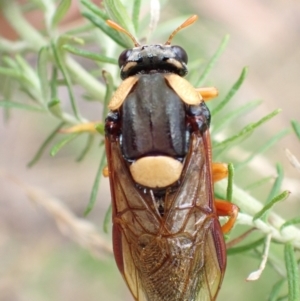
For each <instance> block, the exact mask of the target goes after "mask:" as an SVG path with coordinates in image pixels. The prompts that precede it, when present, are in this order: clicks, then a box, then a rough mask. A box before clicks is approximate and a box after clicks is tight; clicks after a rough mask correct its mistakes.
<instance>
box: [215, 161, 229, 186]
mask: <svg viewBox="0 0 300 301" xmlns="http://www.w3.org/2000/svg"><path fill="white" fill-rule="evenodd" d="M212 176H213V181H214V182H217V181H220V180H223V179H225V178H227V176H228V166H227V164H225V163H212Z"/></svg>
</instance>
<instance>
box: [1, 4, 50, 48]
mask: <svg viewBox="0 0 300 301" xmlns="http://www.w3.org/2000/svg"><path fill="white" fill-rule="evenodd" d="M0 10H1V12H2V13H3V15H4V17H5V18H6V20H7V21H8V22H9V24H10V26H11V27H12V28H13V29H14V30H15V31H16V32H17V33H18V35H19V36H20V38H22V39H23V40H24V41H27V42H28V43H29V45H32V47H34V49H36V50H39V49H40V48H41V47H42V46H44V45H45V44H46V41H45V39H44V38H43V36H42V35H41V34H40V33H39V32H38V31H37V30H36V29H35V28H34V27H33V26H32V25H31V24H30V23H29V22H28V21H27V20H26V19H25V18H24V16H23V14H22V12H21V10H20V6H19V5H18V4H17V2H16V1H11V0H2V1H0Z"/></svg>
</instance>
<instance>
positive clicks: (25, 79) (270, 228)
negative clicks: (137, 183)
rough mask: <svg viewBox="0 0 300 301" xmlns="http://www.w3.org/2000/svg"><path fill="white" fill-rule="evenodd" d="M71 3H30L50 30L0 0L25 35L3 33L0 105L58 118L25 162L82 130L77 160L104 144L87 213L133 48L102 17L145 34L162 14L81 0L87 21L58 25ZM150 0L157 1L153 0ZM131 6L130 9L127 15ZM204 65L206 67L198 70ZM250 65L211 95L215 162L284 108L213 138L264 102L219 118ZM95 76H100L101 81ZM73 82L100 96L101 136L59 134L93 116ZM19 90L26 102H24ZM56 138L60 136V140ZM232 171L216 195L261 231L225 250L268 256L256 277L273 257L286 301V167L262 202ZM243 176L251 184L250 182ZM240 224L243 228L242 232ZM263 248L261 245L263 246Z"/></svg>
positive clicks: (167, 27) (290, 247)
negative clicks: (106, 126) (124, 55)
mask: <svg viewBox="0 0 300 301" xmlns="http://www.w3.org/2000/svg"><path fill="white" fill-rule="evenodd" d="M71 2H72V1H70V0H69V1H66V0H65V1H64V0H62V1H60V3H59V4H58V6H57V9H56V4H55V2H54V1H32V2H31V3H30V5H32V6H33V7H37V8H38V9H40V10H41V12H42V13H43V15H44V20H45V30H44V32H43V33H41V32H39V31H37V30H36V29H34V28H33V27H31V26H30V25H29V24H28V23H27V21H26V20H25V19H24V17H23V11H24V10H26V9H31V7H28V6H23V7H22V6H18V5H17V4H16V3H15V2H12V1H8V0H5V1H2V2H1V4H0V7H1V8H2V11H3V13H4V15H5V16H6V18H7V20H8V21H9V22H10V23H11V25H13V26H14V28H15V30H16V31H17V32H18V34H19V35H20V40H19V41H18V42H9V41H7V40H5V39H4V38H1V39H0V53H1V67H0V75H1V77H2V79H3V84H2V89H1V90H2V92H1V94H2V99H1V101H0V106H2V107H3V114H4V117H5V119H8V118H9V116H10V115H11V110H12V109H22V110H24V112H25V111H26V110H27V111H36V112H41V113H44V114H45V116H47V118H52V119H55V120H57V121H56V122H57V125H56V126H55V128H54V129H53V130H52V131H51V132H50V133H48V134H46V133H44V136H45V139H44V142H43V143H42V144H41V147H40V148H39V149H38V150H37V152H36V154H35V155H34V156H33V158H32V160H31V161H30V162H29V164H28V165H29V166H30V167H31V166H33V165H35V164H36V163H37V162H38V160H39V159H40V158H41V156H42V154H43V153H44V152H46V151H48V150H49V149H50V154H51V155H52V156H55V155H56V154H57V153H58V152H59V151H60V150H61V149H62V148H63V147H66V145H68V144H69V143H70V142H71V141H73V140H75V139H78V138H79V136H85V139H86V144H85V146H84V147H83V148H82V150H81V152H80V153H79V155H78V161H81V160H83V159H84V158H85V157H86V156H87V155H88V154H89V151H92V147H93V146H95V144H96V143H95V142H98V145H96V147H97V148H99V147H100V148H101V155H100V156H99V159H98V160H99V163H98V166H99V167H98V169H97V171H96V172H95V173H96V176H95V179H94V185H93V187H92V189H91V196H90V201H89V204H88V206H87V208H86V211H85V212H86V214H87V213H89V212H90V211H91V210H92V208H93V206H94V204H95V201H96V198H97V193H98V187H99V181H100V177H101V172H102V169H103V167H104V166H105V154H104V150H103V124H102V123H101V122H102V121H103V120H104V119H105V116H106V113H107V109H106V107H107V103H108V101H109V99H110V97H111V95H112V93H113V90H114V89H115V87H116V86H118V84H119V83H120V79H119V77H118V67H117V60H116V58H117V57H118V54H119V53H120V52H121V50H122V49H123V48H124V47H131V42H130V41H128V39H127V37H126V36H124V35H122V34H119V33H118V32H116V31H115V30H113V29H111V28H109V27H108V26H107V25H106V24H105V20H107V19H108V18H110V19H113V20H115V21H116V22H117V23H119V24H120V25H121V26H122V27H124V28H125V29H127V30H128V31H129V32H131V33H132V34H133V35H134V36H137V37H143V36H147V28H148V27H147V26H146V25H148V24H149V23H150V24H151V26H152V27H155V26H156V25H157V22H158V18H157V13H155V9H153V10H152V14H150V15H146V16H145V18H144V19H143V20H142V19H141V17H140V10H141V1H137V0H136V1H127V3H126V4H127V5H128V7H127V9H126V8H125V7H124V5H123V4H122V2H120V1H119V0H106V1H104V2H103V6H104V7H103V8H99V7H98V6H96V5H94V4H92V3H91V2H90V1H87V0H82V1H81V5H82V11H83V12H82V15H83V16H84V17H85V18H86V20H87V22H86V23H85V24H83V25H80V26H79V27H76V28H72V29H71V30H69V31H65V32H63V33H61V32H60V30H59V27H58V26H59V24H60V21H61V20H62V19H63V17H64V16H65V14H66V12H67V11H68V8H69V6H70V5H71ZM153 2H154V3H155V1H153ZM129 11H130V12H131V13H128V12H129ZM185 17H186V16H182V17H180V18H177V19H174V20H171V21H169V22H166V23H160V24H159V25H158V26H159V27H158V28H159V30H158V32H160V33H165V32H166V33H170V32H171V31H172V30H173V29H174V28H175V27H176V25H178V24H179V23H180V21H179V19H180V20H184V19H185ZM14 20H18V22H14ZM151 34H152V33H150V35H151ZM148 35H149V34H148ZM178 36H179V37H177V38H178V41H180V39H181V42H182V44H183V45H184V47H185V48H186V49H187V50H188V51H189V49H190V50H191V51H192V48H193V43H192V40H191V39H188V38H183V37H180V35H178ZM92 41H93V43H95V44H96V45H97V47H99V48H100V53H101V54H98V52H97V53H95V52H91V51H88V50H87V48H88V47H87V46H86V45H90V44H92V43H91V42H92ZM227 42H228V36H226V37H225V38H224V40H223V41H222V42H221V45H220V47H219V48H218V49H217V51H216V53H215V55H214V56H213V57H212V58H211V60H210V61H209V62H208V63H205V64H204V63H201V62H200V63H199V61H192V62H190V63H189V66H190V69H189V70H190V73H189V75H188V80H189V81H190V82H191V83H192V84H193V85H195V86H199V85H202V84H204V83H206V81H207V78H208V75H209V72H210V70H211V69H212V68H213V67H214V65H215V63H216V61H217V59H218V57H219V56H220V55H221V53H222V52H223V50H224V49H225V47H226V44H227ZM179 44H180V43H179ZM28 53H31V54H35V55H36V56H37V65H36V67H32V65H31V64H30V63H29V62H28V60H27V56H28ZM70 54H73V55H75V56H80V57H84V58H88V59H90V60H92V61H93V62H95V65H94V66H93V69H91V70H89V71H87V70H86V69H85V68H84V67H83V66H82V65H81V64H80V63H78V61H77V60H76V58H75V57H73V56H72V55H70ZM199 64H200V66H201V67H202V69H203V71H202V72H201V73H200V76H199ZM99 70H100V71H99ZM247 70H248V69H247V68H244V69H243V70H242V73H241V75H240V77H239V78H238V80H237V81H236V82H235V83H234V84H233V85H232V87H231V88H230V89H229V90H228V93H227V94H226V95H225V97H223V100H221V101H214V102H212V103H211V104H210V108H211V112H212V118H213V126H212V143H213V151H214V160H221V161H223V160H224V157H225V153H226V154H228V153H229V152H228V150H229V149H230V150H232V149H234V148H236V147H240V144H241V143H242V142H243V141H244V140H245V139H246V138H249V136H250V135H251V134H252V133H253V132H254V131H257V130H259V129H260V126H261V125H262V124H263V123H265V122H267V121H268V120H270V119H271V118H273V117H274V116H276V115H277V114H278V113H279V110H275V111H273V112H271V113H270V114H268V115H267V116H265V117H263V118H260V119H259V120H257V121H255V122H253V123H251V124H249V125H247V126H245V127H243V128H242V129H241V130H239V131H238V133H237V134H236V133H234V134H230V135H228V134H227V133H225V134H226V136H225V137H226V138H223V139H222V141H221V142H220V141H219V140H218V139H217V138H216V137H217V135H218V134H220V133H223V129H224V126H227V125H228V124H229V123H235V122H236V120H238V119H239V118H241V117H242V116H244V114H246V113H248V112H250V111H252V110H253V109H255V108H257V106H258V105H259V104H260V101H252V102H249V103H247V104H246V105H243V106H241V107H238V108H237V109H233V110H231V111H229V112H228V113H226V115H225V116H224V115H223V116H222V112H224V108H225V107H226V106H228V104H229V102H230V101H231V100H232V99H233V96H234V95H235V93H236V92H237V91H238V90H239V88H240V87H241V85H242V83H243V81H244V80H245V77H246V75H247ZM100 72H101V73H100ZM97 77H100V79H99V78H97ZM75 85H76V86H80V87H81V88H82V89H83V91H84V92H83V96H81V98H83V99H84V100H82V102H84V101H86V102H91V101H94V102H97V105H98V104H99V106H100V105H101V106H103V112H102V116H101V118H99V124H98V127H97V128H98V131H99V132H100V133H102V136H101V135H99V134H95V133H91V132H89V131H88V132H85V131H82V132H71V133H65V134H61V133H59V131H60V130H62V129H66V128H70V127H72V126H77V125H80V124H82V123H88V122H89V121H90V120H88V118H86V117H85V116H84V115H83V113H82V112H81V110H80V109H79V107H78V102H79V101H78V98H79V96H78V95H76V96H75V92H74V86H75ZM15 86H17V87H18V94H15V93H14V90H15ZM61 88H63V89H65V90H66V91H67V93H68V102H69V105H68V106H67V108H66V102H65V101H64V100H63V99H61V96H60V90H61ZM20 95H21V96H22V98H24V99H26V100H25V101H21V100H20V99H21V97H20ZM80 102H81V101H80ZM294 127H295V126H294ZM289 132H290V130H289V129H283V130H282V131H281V132H279V133H278V134H276V135H275V136H274V137H272V138H271V139H269V140H267V141H266V142H265V143H264V144H263V145H262V146H261V147H259V148H257V149H256V150H254V151H252V153H251V155H250V156H249V157H248V158H246V159H245V160H244V161H239V160H234V161H235V162H234V163H235V169H236V170H237V172H239V173H242V171H243V169H245V167H246V166H247V164H248V163H249V162H250V161H251V160H252V159H253V158H254V157H255V156H256V155H258V154H262V153H264V152H266V151H267V150H268V149H269V148H270V147H272V146H273V145H274V143H276V142H278V141H279V140H280V139H281V138H282V137H283V136H285V135H286V134H288V133H289ZM58 136H59V141H55V140H57V137H58ZM223 136H224V135H223ZM227 156H228V155H227ZM230 159H232V158H230ZM230 171H231V172H230V177H229V180H228V182H227V181H222V182H221V183H219V184H217V185H216V191H215V193H216V195H217V196H218V197H220V198H225V199H228V200H230V201H232V202H234V203H236V204H237V205H238V206H239V207H240V209H241V213H240V214H239V218H238V222H237V225H238V226H237V227H236V228H237V229H236V230H237V232H240V233H241V235H243V234H244V232H245V231H246V230H244V229H247V230H248V229H252V228H255V229H256V233H257V235H256V238H255V239H253V238H252V236H251V235H252V233H251V235H250V234H249V236H248V237H247V239H248V240H247V242H241V245H242V246H237V247H236V246H235V247H231V248H229V249H228V254H229V255H230V256H231V255H232V256H233V255H236V254H238V253H243V254H245V259H247V258H248V257H247V256H254V257H256V258H260V257H261V256H263V257H264V259H263V260H262V264H261V267H260V269H259V272H258V273H256V275H254V276H253V274H252V276H251V277H253V278H255V277H259V276H257V275H259V273H260V272H262V271H263V268H264V265H265V264H266V259H268V263H269V264H270V265H271V266H272V267H274V271H275V272H276V273H277V274H278V276H277V277H278V282H276V283H274V289H273V290H272V292H271V293H270V295H269V300H281V299H282V298H283V297H279V296H280V295H282V294H283V296H284V297H286V298H287V299H288V300H290V301H294V300H299V299H300V292H299V271H298V265H297V258H296V252H295V249H296V250H298V249H299V247H300V230H299V229H298V228H296V227H295V226H294V225H295V224H297V223H299V219H298V218H297V219H293V220H291V221H290V222H289V221H288V222H286V221H284V220H283V219H282V218H281V217H280V216H278V215H277V214H275V213H274V212H273V211H272V210H271V209H272V207H273V206H274V205H275V204H276V203H277V202H279V201H283V200H284V199H285V198H286V197H287V196H288V194H289V192H288V191H283V190H282V188H281V184H282V179H283V170H282V167H281V166H280V165H278V166H277V172H278V175H277V178H276V180H275V181H274V184H273V186H272V188H271V191H270V193H269V196H268V198H267V200H266V202H265V203H264V205H263V204H262V202H261V201H258V200H257V199H255V198H254V197H251V196H250V195H249V194H248V191H247V190H246V189H242V188H241V187H239V186H237V185H234V184H233V181H232V180H233V169H230ZM266 181H271V179H270V177H268V178H264V179H258V180H257V181H254V182H253V183H250V184H251V187H250V188H249V190H250V191H253V190H254V189H255V188H257V187H259V186H260V185H263V184H264V183H265V182H266ZM246 182H247V184H248V185H249V182H250V180H249V181H246ZM107 220H108V221H106V222H105V228H106V229H107V228H108V226H107V225H108V223H109V219H107ZM239 225H244V226H246V227H244V228H242V229H243V230H242V231H241V230H240V231H239V229H238V228H239ZM247 233H248V232H247ZM275 243H276V244H278V246H275V248H278V247H281V246H282V247H283V248H284V260H282V257H279V256H278V254H277V251H273V250H272V249H271V250H270V245H274V244H275ZM261 247H262V248H263V250H261ZM275 272H274V273H275ZM286 276H287V283H288V289H287V290H284V288H283V285H284V284H285V281H286V279H285V278H286ZM249 294H250V293H249ZM250 300H251V299H250Z"/></svg>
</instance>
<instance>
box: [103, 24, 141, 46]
mask: <svg viewBox="0 0 300 301" xmlns="http://www.w3.org/2000/svg"><path fill="white" fill-rule="evenodd" d="M106 24H107V25H108V26H110V27H111V28H113V29H115V30H117V31H120V32H123V33H125V34H126V35H127V36H128V37H129V38H130V39H131V40H132V42H133V44H134V46H135V47H139V46H141V45H140V43H139V42H138V41H137V40H136V38H135V37H134V36H133V35H132V34H131V33H130V32H128V31H127V30H126V29H124V28H123V27H121V26H120V25H119V24H117V23H116V22H114V21H112V20H107V21H106Z"/></svg>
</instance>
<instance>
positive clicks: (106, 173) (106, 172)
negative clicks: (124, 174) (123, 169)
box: [102, 166, 109, 178]
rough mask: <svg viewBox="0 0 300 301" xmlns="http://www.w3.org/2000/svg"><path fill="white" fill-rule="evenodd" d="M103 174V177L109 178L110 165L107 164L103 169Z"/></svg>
mask: <svg viewBox="0 0 300 301" xmlns="http://www.w3.org/2000/svg"><path fill="white" fill-rule="evenodd" d="M102 175H103V177H105V178H108V177H109V170H108V166H105V167H104V168H103V170H102Z"/></svg>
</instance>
